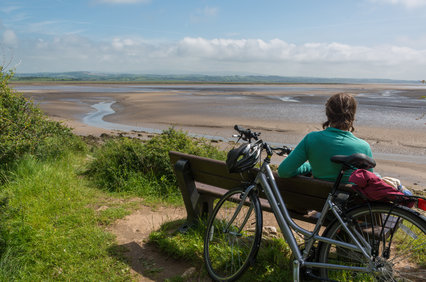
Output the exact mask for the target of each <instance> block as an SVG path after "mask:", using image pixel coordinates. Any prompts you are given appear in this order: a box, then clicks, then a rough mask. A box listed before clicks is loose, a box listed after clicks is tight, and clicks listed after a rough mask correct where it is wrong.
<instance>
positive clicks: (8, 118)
mask: <svg viewBox="0 0 426 282" xmlns="http://www.w3.org/2000/svg"><path fill="white" fill-rule="evenodd" d="M12 76H13V73H12V72H8V73H7V72H4V71H3V69H2V67H1V66H0V170H2V169H4V168H6V167H7V166H9V165H10V164H11V163H12V162H13V161H15V160H17V159H19V158H20V157H21V156H23V155H24V154H26V153H31V154H33V155H34V156H36V157H37V158H39V159H47V158H54V157H57V156H58V155H61V154H62V153H63V152H64V151H68V150H69V149H78V150H81V149H83V148H84V143H83V142H82V141H81V140H80V138H78V137H77V136H75V135H74V134H72V132H71V129H70V128H68V127H65V126H64V125H62V124H61V123H59V122H55V121H50V120H48V119H47V117H46V116H45V115H44V114H43V113H42V112H41V111H40V109H39V108H38V107H37V106H36V105H34V103H33V102H31V101H29V100H28V99H26V98H25V97H23V96H22V94H20V93H17V92H15V91H14V90H13V89H11V88H10V87H9V84H8V83H9V80H10V79H11V78H12Z"/></svg>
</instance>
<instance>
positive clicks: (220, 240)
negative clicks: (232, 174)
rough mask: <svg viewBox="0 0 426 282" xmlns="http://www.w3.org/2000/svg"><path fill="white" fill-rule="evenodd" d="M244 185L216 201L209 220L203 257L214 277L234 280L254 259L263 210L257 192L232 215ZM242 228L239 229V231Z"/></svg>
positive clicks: (258, 242) (222, 279)
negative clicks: (227, 226) (229, 224)
mask: <svg viewBox="0 0 426 282" xmlns="http://www.w3.org/2000/svg"><path fill="white" fill-rule="evenodd" d="M244 192H245V189H244V188H242V187H238V188H234V189H232V190H230V191H228V192H227V193H226V194H225V195H223V196H222V198H220V199H219V201H218V202H217V204H216V206H215V208H214V210H213V212H212V214H211V216H210V218H209V220H208V223H207V230H206V233H205V237H204V261H205V264H206V267H207V271H208V273H209V275H210V277H211V278H212V279H213V280H215V281H233V280H235V279H237V278H239V277H240V276H241V275H242V274H243V273H244V271H245V270H246V269H247V267H249V266H250V265H251V264H253V263H254V260H255V258H256V255H257V252H258V250H259V247H260V241H261V237H262V211H261V208H260V202H259V198H258V196H257V195H256V193H253V192H251V193H249V195H248V197H247V198H246V201H245V203H246V204H244V205H242V207H241V209H240V211H239V212H238V213H237V215H236V218H235V220H234V221H233V222H232V225H231V226H230V227H229V228H228V230H225V229H226V227H225V226H226V225H227V224H228V223H229V221H230V220H231V219H232V217H233V215H234V214H235V212H236V211H237V207H238V206H239V204H240V203H241V198H242V195H243V193H244ZM238 230H240V231H238Z"/></svg>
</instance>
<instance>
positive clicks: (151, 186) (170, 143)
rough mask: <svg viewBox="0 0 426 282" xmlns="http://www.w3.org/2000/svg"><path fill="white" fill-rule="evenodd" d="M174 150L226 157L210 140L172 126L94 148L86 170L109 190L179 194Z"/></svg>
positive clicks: (146, 193) (141, 193) (142, 194)
mask: <svg viewBox="0 0 426 282" xmlns="http://www.w3.org/2000/svg"><path fill="white" fill-rule="evenodd" d="M171 150H174V151H179V152H185V153H190V154H195V155H200V156H206V157H211V158H216V159H224V158H225V153H224V152H221V151H219V150H218V149H217V148H216V147H214V146H213V145H211V144H210V142H209V141H207V140H205V139H194V138H191V137H189V136H188V135H187V134H186V133H184V132H182V131H178V130H175V129H173V128H170V129H168V130H165V131H164V132H163V133H162V134H160V135H157V136H155V137H153V138H152V139H150V140H149V141H146V142H142V141H141V140H138V139H129V138H119V139H111V140H109V141H107V142H106V143H105V144H104V145H102V146H101V147H99V148H97V149H96V150H95V152H94V156H93V160H92V161H91V162H90V163H89V165H88V169H87V171H86V174H87V175H89V176H90V177H91V179H92V180H93V181H94V182H95V183H96V184H97V185H98V186H99V187H101V188H103V189H106V190H108V191H113V192H123V191H132V192H134V193H136V194H137V195H139V196H144V197H154V198H155V197H172V196H173V195H175V196H176V195H178V193H179V192H178V190H177V188H176V184H175V183H176V180H175V177H174V174H173V169H172V167H171V165H170V160H169V155H168V152H169V151H171Z"/></svg>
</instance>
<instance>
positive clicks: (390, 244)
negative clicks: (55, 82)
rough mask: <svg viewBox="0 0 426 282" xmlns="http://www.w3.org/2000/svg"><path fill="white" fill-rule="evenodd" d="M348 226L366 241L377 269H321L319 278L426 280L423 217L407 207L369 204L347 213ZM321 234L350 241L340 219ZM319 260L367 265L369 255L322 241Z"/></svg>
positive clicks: (322, 261) (425, 228) (425, 235)
mask: <svg viewBox="0 0 426 282" xmlns="http://www.w3.org/2000/svg"><path fill="white" fill-rule="evenodd" d="M347 218H350V219H351V220H349V221H348V227H349V229H350V230H354V229H355V230H357V231H358V232H359V233H360V234H361V235H362V237H363V238H365V240H366V241H367V242H368V243H369V245H370V246H372V248H371V254H370V255H372V257H373V260H374V265H375V267H376V271H374V272H372V273H364V272H356V271H347V270H331V269H320V275H321V277H322V278H326V279H333V280H339V281H425V280H426V251H425V250H426V248H425V246H426V218H425V217H424V216H422V215H420V214H419V213H417V212H415V211H413V210H410V209H408V208H406V207H401V206H395V205H391V204H370V206H368V205H365V206H362V207H359V208H355V209H353V210H351V211H349V212H348V213H347ZM324 237H328V238H332V239H336V240H340V241H345V242H350V243H353V241H352V240H351V239H350V238H349V236H348V234H347V233H346V232H345V231H344V230H343V227H342V226H341V224H340V222H338V221H337V220H335V221H334V222H333V223H332V224H331V225H330V227H329V228H327V229H326V230H325V231H324ZM318 261H319V262H321V263H334V264H340V265H350V266H361V267H366V266H368V264H369V263H370V261H371V260H370V259H366V258H365V257H364V256H363V255H362V254H361V253H360V252H356V251H353V250H349V249H346V248H343V247H339V246H336V245H334V244H329V243H324V242H321V243H320V245H319V257H318Z"/></svg>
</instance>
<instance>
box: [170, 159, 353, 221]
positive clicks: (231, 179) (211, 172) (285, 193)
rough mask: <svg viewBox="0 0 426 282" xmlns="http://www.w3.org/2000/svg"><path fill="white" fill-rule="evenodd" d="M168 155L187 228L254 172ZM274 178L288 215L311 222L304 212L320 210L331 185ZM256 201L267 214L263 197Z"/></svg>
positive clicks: (306, 179) (345, 187) (304, 179)
mask: <svg viewBox="0 0 426 282" xmlns="http://www.w3.org/2000/svg"><path fill="white" fill-rule="evenodd" d="M169 156H170V162H171V164H172V166H173V168H174V172H175V175H176V178H177V182H178V185H179V188H180V190H181V193H182V197H183V200H184V203H185V208H186V211H187V226H190V225H191V224H193V223H195V222H196V221H198V219H199V218H200V217H204V216H207V215H208V214H210V213H211V211H212V210H213V201H214V199H216V198H219V197H221V196H222V195H223V194H225V193H226V192H227V191H228V190H230V189H232V188H235V187H237V186H239V185H240V184H241V181H242V179H243V178H244V179H245V180H251V179H254V177H255V175H256V173H257V169H255V168H254V169H252V170H251V171H249V172H247V173H244V174H238V173H228V170H227V169H226V164H225V162H223V161H218V160H214V159H209V158H203V157H198V156H194V155H189V154H184V153H180V152H174V151H171V152H169ZM274 176H275V180H276V182H277V185H278V189H279V190H280V192H281V195H282V197H283V199H284V202H285V204H286V206H287V209H288V210H289V212H290V214H291V216H292V217H293V218H295V219H299V220H304V221H307V222H315V220H316V219H315V218H312V217H309V216H308V215H307V213H308V211H310V210H317V211H321V209H322V207H323V205H324V203H325V200H326V198H327V196H328V194H329V193H330V191H331V189H332V185H333V184H332V183H330V182H326V181H321V180H317V179H313V178H310V177H305V176H296V177H293V178H280V177H278V175H277V174H276V173H275V175H274ZM339 189H340V190H344V191H347V192H350V193H352V190H351V188H350V185H341V186H340V187H339ZM260 198H261V201H260V202H261V206H262V209H263V210H266V211H271V208H270V206H269V204H268V202H267V200H266V199H265V195H260Z"/></svg>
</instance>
